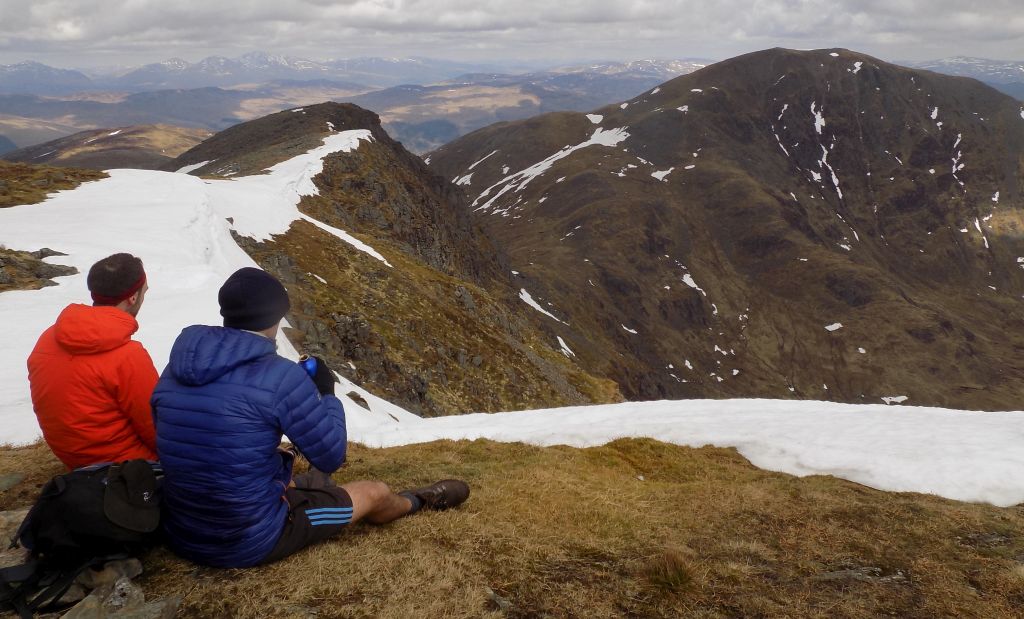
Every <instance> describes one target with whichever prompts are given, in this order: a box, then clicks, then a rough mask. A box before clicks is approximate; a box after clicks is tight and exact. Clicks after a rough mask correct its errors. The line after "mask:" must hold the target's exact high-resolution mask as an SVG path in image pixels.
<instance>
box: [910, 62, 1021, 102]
mask: <svg viewBox="0 0 1024 619" xmlns="http://www.w3.org/2000/svg"><path fill="white" fill-rule="evenodd" d="M907 66H910V67H913V68H915V69H926V70H928V71H935V72H936V73H945V74H946V75H958V76H961V77H973V78H974V79H976V80H980V81H982V82H985V83H986V84H988V85H990V86H992V87H994V88H995V89H997V90H1000V91H1002V92H1004V93H1006V94H1008V95H1010V96H1011V97H1016V98H1018V99H1024V62H1016V61H1007V60H990V59H988V58H971V57H969V56H953V57H952V58H943V59H940V60H929V61H927V62H918V63H907Z"/></svg>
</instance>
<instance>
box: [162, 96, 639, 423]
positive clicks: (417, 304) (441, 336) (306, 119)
mask: <svg viewBox="0 0 1024 619" xmlns="http://www.w3.org/2000/svg"><path fill="white" fill-rule="evenodd" d="M353 130H363V131H367V132H368V135H369V136H370V137H369V138H368V139H367V140H366V141H364V142H362V143H361V144H360V146H359V148H357V149H354V150H351V151H349V152H338V153H334V154H331V155H329V156H328V157H326V158H325V160H324V164H323V171H322V172H321V173H320V174H318V175H317V176H316V177H315V179H314V181H313V182H314V184H315V186H316V189H317V195H315V196H307V197H304V198H303V199H302V201H301V202H300V205H299V208H300V210H301V211H302V212H303V213H304V214H306V216H307V217H312V218H313V219H315V221H317V222H322V224H327V225H328V226H334V227H336V228H341V229H344V230H346V231H349V232H351V233H353V234H355V235H357V236H358V238H360V239H365V240H366V241H367V242H368V243H369V244H370V245H372V247H373V248H375V249H376V250H378V251H381V252H383V254H384V255H385V256H386V257H387V265H385V266H382V262H381V261H379V260H374V259H373V258H371V257H367V255H366V254H365V253H361V252H355V255H354V256H353V252H352V251H351V248H350V247H348V246H347V245H345V243H343V242H342V241H340V240H339V239H338V238H337V237H336V236H334V235H332V234H330V233H327V232H325V231H324V230H323V229H322V228H318V227H317V225H314V224H311V223H310V222H309V221H299V222H296V223H295V224H294V225H292V226H291V227H290V228H289V229H288V230H287V232H286V233H284V234H281V235H278V236H274V237H273V238H272V239H262V238H249V237H246V236H245V235H244V234H242V233H240V234H239V235H238V236H237V241H238V242H239V243H240V244H241V245H242V247H243V248H244V249H246V251H247V252H248V253H249V254H250V255H251V256H253V258H254V259H255V260H256V261H257V262H258V263H259V264H260V265H261V266H263V267H264V268H266V269H268V270H269V271H271V272H273V273H275V274H277V275H278V276H280V277H281V278H282V280H283V281H285V282H286V284H287V285H288V287H289V290H290V292H291V293H292V298H293V301H294V312H293V315H292V318H291V319H292V321H293V325H295V327H296V331H295V332H294V333H293V337H294V339H295V340H296V346H297V347H298V348H299V349H300V350H305V351H308V352H314V353H318V354H322V355H325V356H326V358H327V359H329V360H330V362H331V363H332V365H333V366H334V367H336V368H338V369H339V370H340V371H341V372H342V373H344V374H346V375H347V376H348V377H349V378H351V379H352V380H354V381H356V382H358V383H360V384H363V385H364V386H366V387H367V388H368V389H370V390H371V391H375V392H377V393H379V394H382V395H388V396H389V397H390V398H391V399H393V400H394V401H396V402H398V403H399V404H401V405H403V406H405V407H407V408H409V409H410V410H413V411H415V412H417V413H423V414H428V415H437V414H445V413H454V412H465V411H469V410H497V409H500V408H508V407H510V406H514V407H518V406H538V405H541V404H542V403H545V402H549V401H553V402H559V403H569V402H592V401H610V400H615V399H618V398H619V396H618V394H617V390H616V388H615V387H614V385H613V384H611V383H610V382H608V381H602V380H597V379H595V378H593V377H591V376H589V375H587V374H586V373H585V372H582V371H580V370H579V368H578V367H576V366H575V365H574V364H572V363H571V361H570V360H569V359H567V358H566V357H565V356H564V355H563V354H562V353H561V352H560V351H559V347H558V344H557V341H556V340H555V339H554V338H548V337H546V336H545V335H544V334H542V333H541V332H539V331H538V330H537V329H536V328H535V327H533V326H532V325H531V323H530V322H529V321H528V320H526V319H524V318H523V315H524V314H525V312H526V311H529V310H528V308H526V307H525V306H523V305H522V304H521V303H520V302H519V301H518V299H517V298H516V296H515V290H514V289H513V288H512V287H511V285H510V283H509V280H508V278H509V275H508V269H507V267H506V265H505V262H506V260H507V259H506V258H505V257H504V255H503V254H502V253H501V252H499V251H497V250H496V249H495V248H494V247H493V245H492V244H491V242H490V240H489V239H488V238H487V236H486V235H485V234H483V233H482V232H481V231H480V230H479V229H478V228H477V227H476V226H475V225H474V224H473V223H472V222H471V221H470V217H469V211H468V205H467V203H466V202H465V201H464V199H463V197H462V194H461V193H460V192H458V191H457V190H455V188H454V187H453V186H452V185H451V184H449V183H447V182H446V181H444V180H443V179H441V178H439V177H437V176H435V175H434V174H433V173H431V172H430V171H429V170H428V169H427V167H426V165H425V164H424V163H423V162H422V161H421V160H420V159H419V158H418V157H416V156H414V155H412V154H410V153H409V152H407V151H406V150H405V149H403V148H402V147H401V145H399V144H398V143H396V142H394V141H393V140H392V139H391V138H390V137H389V136H388V135H387V133H385V132H384V130H383V129H382V128H381V125H380V120H379V119H378V117H377V116H376V115H374V114H373V113H371V112H367V111H366V110H363V109H361V108H358V107H356V106H352V105H347V104H334V103H331V104H321V105H316V106H311V107H307V108H299V109H295V110H290V111H285V112H280V113H278V114H274V115H271V116H268V117H265V118H262V119H259V120H256V121H252V122H249V123H245V124H242V125H238V126H236V127H232V128H230V129H227V130H225V131H223V132H221V133H219V134H217V135H216V136H214V137H213V138H211V139H209V140H207V141H205V142H203V143H202V144H200V145H198V146H196V147H195V148H193V149H192V150H190V151H188V152H186V153H184V154H183V155H181V156H180V157H179V158H178V159H177V160H176V161H175V162H174V164H173V165H172V166H170V167H169V168H168V169H170V168H175V169H179V170H182V171H188V172H190V173H192V174H196V175H217V176H226V177H230V178H237V177H240V176H245V175H247V174H259V173H260V172H261V171H262V170H264V169H266V168H267V167H269V166H271V165H273V164H275V163H278V162H280V161H283V160H285V159H288V158H289V157H293V156H295V155H297V154H302V153H304V152H307V151H309V150H311V149H312V148H314V147H316V146H318V145H320V144H321V143H322V141H323V139H324V137H325V136H330V135H332V134H334V133H336V132H345V131H353Z"/></svg>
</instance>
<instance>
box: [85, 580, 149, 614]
mask: <svg viewBox="0 0 1024 619" xmlns="http://www.w3.org/2000/svg"><path fill="white" fill-rule="evenodd" d="M106 587H107V586H106V585H105V586H103V587H100V588H99V589H96V591H103V590H105V589H106ZM145 603H146V594H145V593H143V592H142V589H140V588H139V586H138V585H136V584H135V583H133V582H132V580H131V578H128V577H126V576H122V577H120V578H118V579H117V580H115V581H114V584H113V586H112V587H111V589H110V594H109V595H107V597H106V598H105V599H104V600H103V608H104V609H107V610H108V611H118V610H123V609H126V608H136V607H139V606H142V605H143V604H145Z"/></svg>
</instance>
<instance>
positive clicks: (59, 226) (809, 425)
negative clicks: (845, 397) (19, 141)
mask: <svg viewBox="0 0 1024 619" xmlns="http://www.w3.org/2000/svg"><path fill="white" fill-rule="evenodd" d="M369 139H372V138H371V137H370V136H369V134H368V132H365V131H346V132H341V133H336V134H332V135H330V136H329V137H327V138H326V139H325V140H324V145H323V146H321V147H320V148H318V149H316V150H314V151H311V152H310V153H307V154H305V155H302V156H300V157H296V158H294V159H292V160H289V161H286V162H283V163H281V164H278V165H276V166H274V167H273V168H271V169H270V171H269V173H268V174H265V175H259V176H250V177H242V178H237V179H233V180H204V179H200V178H197V177H193V176H189V175H187V174H183V173H181V174H179V173H168V172H151V171H140V170H114V171H111V172H110V178H109V179H104V180H101V181H95V182H92V183H87V184H85V185H83V186H81V187H79V188H78V189H76V190H73V191H66V192H61V193H58V194H55V195H53V196H52V197H50V198H49V199H48V200H47V201H46V202H45V203H43V204H40V205H28V206H19V207H14V208H9V209H0V244H3V245H5V246H6V247H9V248H12V249H19V250H26V251H31V250H36V249H40V248H42V247H50V248H52V249H55V250H58V251H61V252H64V253H66V254H68V255H67V256H63V257H54V258H50V259H48V261H50V262H53V263H56V264H66V265H72V266H75V267H77V268H78V269H79V271H80V274H78V275H73V276H69V277H62V278H59V279H58V280H57V282H58V283H59V285H58V286H54V287H48V288H43V289H41V290H36V291H14V292H5V293H2V294H0V323H2V324H4V325H7V327H6V332H5V333H4V337H3V345H2V346H0V442H10V443H24V442H29V441H33V440H35V439H36V438H38V436H39V428H38V426H37V424H36V421H35V416H34V414H33V412H32V404H31V401H30V398H29V389H28V379H27V370H26V367H25V360H26V359H27V357H28V354H29V352H30V351H31V350H32V347H33V346H34V344H35V341H36V339H37V338H38V336H39V334H40V333H42V332H43V331H44V330H45V329H46V328H47V327H49V326H50V325H51V324H52V323H53V321H54V320H55V318H56V317H57V314H59V313H60V311H61V310H62V309H63V308H64V307H65V306H66V305H67V304H69V303H74V302H80V303H86V302H88V292H87V290H86V286H85V273H86V272H87V271H88V269H89V266H90V265H91V264H92V263H93V262H95V261H96V260H98V259H100V258H102V257H104V256H107V255H109V254H111V253H114V252H117V251H127V252H130V253H134V254H136V255H138V256H141V257H142V259H143V261H144V262H145V264H146V270H147V273H148V275H149V281H150V290H149V293H148V295H147V297H146V302H145V305H144V306H143V308H142V312H141V314H140V315H139V321H140V325H141V327H140V330H139V332H138V333H137V334H136V339H138V340H139V341H141V342H142V343H143V344H144V345H145V346H146V348H147V349H148V350H149V351H150V353H151V354H152V356H153V359H154V362H155V363H156V365H157V368H158V369H162V368H163V366H164V365H165V364H166V362H167V355H168V353H169V351H170V347H171V344H172V343H173V341H174V338H175V337H177V335H178V333H179V332H180V331H181V329H182V328H184V327H186V326H188V325H191V324H197V323H201V324H219V322H220V316H219V313H218V306H217V290H218V288H219V287H220V285H221V283H222V282H223V281H224V279H225V278H226V277H227V276H228V275H230V274H231V273H232V272H233V271H234V270H236V269H237V268H239V267H243V266H254V263H253V261H252V259H251V258H249V256H248V255H247V254H245V252H243V251H242V250H241V249H240V248H239V247H238V246H237V245H236V243H235V242H234V240H233V239H232V237H231V231H232V229H234V231H235V232H237V233H238V234H242V235H245V236H251V237H253V238H257V239H267V238H270V236H271V235H273V234H279V233H283V232H284V231H285V230H287V229H288V226H289V225H290V224H291V223H292V222H293V221H295V220H297V219H300V218H302V219H306V220H309V218H308V217H306V216H304V215H301V214H300V213H299V211H298V209H297V204H298V200H299V197H300V196H301V195H306V194H312V193H315V192H316V187H315V186H314V185H313V184H312V182H311V179H312V178H313V177H314V176H315V175H316V174H318V173H319V172H320V170H321V169H322V158H323V157H324V156H326V155H327V154H329V153H331V152H337V151H348V150H352V149H355V148H358V146H359V143H360V142H361V141H364V140H369ZM229 217H230V218H232V221H233V223H229V221H228V220H227V218H229ZM313 223H315V224H316V225H318V226H320V227H321V228H323V229H324V230H326V231H327V232H329V233H331V234H334V235H335V236H337V237H338V238H340V239H342V240H343V241H345V242H346V243H348V244H349V246H350V247H351V249H352V251H362V252H365V253H367V254H369V255H371V256H373V257H374V258H376V259H378V260H381V261H383V262H385V263H386V262H387V261H386V258H385V257H384V256H382V255H380V254H379V253H378V252H376V251H375V250H374V249H373V248H372V247H369V246H367V245H366V244H364V243H362V242H360V241H358V240H357V239H355V238H354V237H351V236H350V235H348V234H347V233H346V232H344V231H342V230H338V229H336V228H331V227H330V226H326V225H324V224H322V223H320V222H313ZM279 344H280V345H279V350H280V352H281V354H283V355H285V356H287V357H289V358H297V356H298V354H297V352H296V350H295V349H294V347H293V346H292V345H291V344H290V343H288V342H287V340H285V339H283V337H282V339H281V340H280V341H279ZM342 383H343V384H342V385H341V387H340V388H339V392H340V393H348V392H349V391H353V390H354V391H356V392H358V393H360V394H361V395H363V396H364V397H365V398H366V400H367V402H368V403H369V410H367V409H365V408H362V407H360V406H358V405H357V404H356V403H355V402H353V401H352V400H350V399H349V398H348V397H343V398H342V399H343V402H344V404H345V409H346V411H347V418H348V424H349V433H350V438H351V439H352V440H353V441H357V442H361V443H365V444H366V445H369V446H372V447H383V446H392V445H403V444H410V443H420V442H425V441H433V440H437V439H476V438H488V439H492V440H498V441H524V442H528V443H532V444H537V445H556V444H565V445H572V446H578V447H584V446H591V445H600V444H603V443H606V442H608V441H611V440H615V439H617V438H623V437H651V438H656V439H658V440H661V441H666V442H670V443H675V444H679V445H690V446H703V445H715V446H721V447H735V448H737V449H738V450H739V452H740V453H741V454H743V455H744V456H745V457H747V458H748V459H750V461H751V462H752V463H753V464H755V465H756V466H759V467H762V468H765V469H769V470H774V471H782V472H786V473H792V474H794V475H812V474H828V475H835V476H837V477H842V478H844V479H849V480H852V481H855V482H859V483H862V484H865V485H868V486H872V487H875V488H879V489H883V490H894V491H915V492H926V493H932V494H937V495H940V496H944V497H948V498H952V499H957V500H962V501H982V502H988V503H993V504H995V505H1001V506H1007V505H1014V504H1017V503H1021V502H1024V475H1022V474H1021V471H1024V412H1003V413H978V412H968V411H955V410H945V409H937V408H921V407H909V406H885V405H881V404H879V405H846V404H834V403H828V402H814V401H788V400H785V401H784V400H721V401H710V400H688V401H675V402H647V403H626V404H616V405H605V406H587V407H573V408H563V409H552V410H536V411H520V412H509V413H496V414H473V415H463V416H455V417H445V418H437V419H421V418H419V417H417V416H415V415H413V414H411V413H408V412H406V411H404V410H402V409H401V408H400V407H398V406H395V405H392V404H390V403H389V402H387V401H385V400H383V399H381V398H378V397H375V396H372V395H370V394H369V393H367V392H365V391H364V390H362V389H360V388H359V387H358V386H356V385H353V384H351V383H349V382H348V381H346V380H344V379H343V380H342Z"/></svg>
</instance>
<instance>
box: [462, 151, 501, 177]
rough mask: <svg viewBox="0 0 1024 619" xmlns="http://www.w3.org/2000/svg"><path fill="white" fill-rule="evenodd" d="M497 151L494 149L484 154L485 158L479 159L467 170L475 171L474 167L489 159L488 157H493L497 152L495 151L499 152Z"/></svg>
mask: <svg viewBox="0 0 1024 619" xmlns="http://www.w3.org/2000/svg"><path fill="white" fill-rule="evenodd" d="M497 152H498V151H496V150H492V151H491V152H489V153H487V154H486V155H484V158H483V159H480V160H479V161H477V162H476V163H474V164H473V165H471V166H469V168H468V169H467V170H466V171H467V172H472V171H473V168H475V167H477V166H478V165H480V164H481V163H483V162H484V161H487V159H488V158H489V157H491V156H492V155H494V154H495V153H497Z"/></svg>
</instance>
